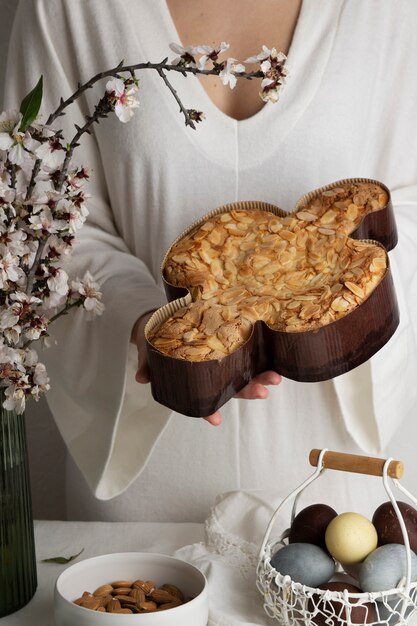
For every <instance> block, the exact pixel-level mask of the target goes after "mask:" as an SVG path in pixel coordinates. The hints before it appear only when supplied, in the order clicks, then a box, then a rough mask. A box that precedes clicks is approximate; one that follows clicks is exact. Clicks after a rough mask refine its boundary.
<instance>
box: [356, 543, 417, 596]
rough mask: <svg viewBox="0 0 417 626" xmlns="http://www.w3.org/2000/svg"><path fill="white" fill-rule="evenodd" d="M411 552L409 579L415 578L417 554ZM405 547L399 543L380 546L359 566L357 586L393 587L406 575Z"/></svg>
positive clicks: (371, 587) (376, 588)
mask: <svg viewBox="0 0 417 626" xmlns="http://www.w3.org/2000/svg"><path fill="white" fill-rule="evenodd" d="M410 554H411V581H412V582H413V581H416V580H417V556H416V555H415V554H414V552H410ZM406 563H407V561H406V548H405V546H403V545H401V544H399V543H387V544H386V545H384V546H380V547H379V548H377V549H376V550H374V551H373V552H371V554H370V555H369V556H367V557H366V559H365V560H364V561H363V563H362V564H361V566H360V568H359V586H360V587H361V589H362V590H363V591H387V590H388V589H395V587H396V586H397V585H398V583H399V582H400V580H401V579H402V578H403V576H405V575H406Z"/></svg>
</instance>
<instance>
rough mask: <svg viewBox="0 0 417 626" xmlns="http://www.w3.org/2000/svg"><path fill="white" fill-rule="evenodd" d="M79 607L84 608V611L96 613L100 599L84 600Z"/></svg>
mask: <svg viewBox="0 0 417 626" xmlns="http://www.w3.org/2000/svg"><path fill="white" fill-rule="evenodd" d="M80 606H82V607H84V608H85V609H91V610H92V611H97V609H98V607H99V606H100V598H94V597H93V598H84V600H83V601H82V602H81V604H80Z"/></svg>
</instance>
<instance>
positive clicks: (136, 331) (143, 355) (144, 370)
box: [131, 311, 153, 384]
mask: <svg viewBox="0 0 417 626" xmlns="http://www.w3.org/2000/svg"><path fill="white" fill-rule="evenodd" d="M152 313H153V311H151V312H149V313H145V315H142V317H140V318H139V319H138V320H137V322H136V324H135V325H134V327H133V331H132V338H131V341H132V342H133V343H135V344H136V346H137V349H138V369H137V371H136V376H135V378H136V382H138V383H142V384H146V383H149V381H150V377H149V365H148V353H147V350H146V340H145V332H144V330H145V326H146V324H147V322H148V320H149V318H150V317H151V315H152Z"/></svg>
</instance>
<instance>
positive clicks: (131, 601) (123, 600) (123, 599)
mask: <svg viewBox="0 0 417 626" xmlns="http://www.w3.org/2000/svg"><path fill="white" fill-rule="evenodd" d="M115 598H117V600H119V602H120V604H122V605H123V604H136V600H135V598H133V597H132V596H125V595H120V596H115Z"/></svg>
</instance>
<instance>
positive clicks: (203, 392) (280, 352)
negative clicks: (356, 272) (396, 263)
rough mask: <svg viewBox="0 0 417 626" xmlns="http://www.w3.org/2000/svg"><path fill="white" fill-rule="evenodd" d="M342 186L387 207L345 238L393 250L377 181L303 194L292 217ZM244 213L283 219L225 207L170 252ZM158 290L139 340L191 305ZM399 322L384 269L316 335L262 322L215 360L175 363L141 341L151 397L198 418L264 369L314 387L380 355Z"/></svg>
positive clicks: (240, 206)
mask: <svg viewBox="0 0 417 626" xmlns="http://www.w3.org/2000/svg"><path fill="white" fill-rule="evenodd" d="M347 182H371V183H377V184H378V185H380V186H381V187H382V188H383V189H384V190H385V191H386V192H387V194H388V202H387V204H386V205H385V206H384V207H383V208H381V209H380V210H378V211H375V212H373V213H370V214H368V215H366V216H365V217H364V219H363V220H362V222H361V223H360V224H359V226H358V228H357V229H356V230H355V231H353V232H352V233H351V235H350V237H352V238H353V239H365V240H371V241H370V242H371V243H374V244H375V243H379V244H380V245H381V246H383V247H384V248H385V249H386V250H387V251H388V250H391V249H392V248H394V246H395V245H396V243H397V229H396V225H395V219H394V213H393V208H392V202H391V196H390V193H389V190H388V189H387V187H386V186H385V185H383V184H382V183H380V182H379V181H374V180H370V179H363V178H361V179H359V178H356V179H345V180H342V181H337V182H335V183H331V184H330V185H326V186H325V187H321V188H320V189H317V190H315V191H313V192H311V193H310V194H307V195H306V196H303V197H302V198H301V199H300V200H299V202H298V203H297V205H296V207H295V209H294V212H297V211H299V210H300V207H301V206H303V204H305V203H306V201H308V200H309V199H311V198H312V197H314V195H316V194H318V193H320V192H322V191H324V190H326V189H330V188H332V187H336V186H337V185H342V184H343V183H347ZM248 208H252V209H253V208H257V209H263V210H268V211H272V212H274V213H275V214H277V215H287V213H286V212H284V211H282V210H281V209H278V208H277V207H275V206H273V205H269V204H267V203H263V202H238V203H233V204H229V205H225V206H224V207H221V208H219V209H217V210H216V211H212V212H211V213H209V214H208V215H206V216H204V217H203V218H201V219H200V220H198V222H195V223H194V224H192V225H191V226H190V227H189V228H188V229H187V231H186V232H185V233H182V234H181V235H180V236H179V237H178V238H177V239H176V240H175V242H174V243H173V244H172V246H173V245H175V243H176V242H177V241H178V240H179V239H181V238H182V237H184V236H185V234H188V232H190V231H191V230H192V229H194V228H195V226H196V225H197V224H200V223H203V222H204V221H206V220H207V218H208V217H209V216H211V215H213V214H215V213H220V212H222V213H224V212H227V211H228V210H244V209H248ZM172 246H171V247H170V250H171V248H172ZM168 253H169V251H168ZM168 253H167V255H168ZM166 258H167V256H166V257H165V259H164V261H163V264H162V268H161V269H162V271H163V267H164V264H165V260H166ZM164 286H165V290H166V294H167V297H168V300H169V301H170V304H168V305H166V306H165V307H162V308H161V309H158V311H156V312H155V313H154V315H153V316H152V317H151V319H150V320H149V322H148V324H147V326H146V328H145V336H146V337H148V335H149V332H150V331H151V330H152V329H153V328H154V327H155V326H156V325H157V324H159V323H160V322H161V321H163V320H164V319H166V318H167V317H169V316H170V315H172V313H173V312H174V311H176V310H178V309H179V308H181V307H182V306H184V305H185V304H188V303H189V302H191V296H190V294H189V293H188V290H187V289H184V288H182V287H176V286H174V285H171V284H169V283H168V282H167V281H165V279H164ZM398 323H399V312H398V305H397V300H396V295H395V290H394V285H393V281H392V275H391V271H390V268H389V263H388V267H387V271H386V274H385V276H384V277H383V279H382V281H381V282H380V283H379V284H378V285H377V287H376V288H375V289H374V290H373V291H372V293H371V294H370V295H369V296H368V298H367V299H366V300H365V301H364V302H362V303H361V304H360V305H359V306H358V307H357V308H356V309H354V310H353V311H351V312H350V313H348V314H347V315H345V316H343V317H341V318H340V319H338V320H336V321H334V322H332V323H330V324H327V325H325V326H322V327H320V328H319V329H318V330H310V331H304V332H283V331H277V330H272V329H271V328H269V327H268V326H267V324H266V323H265V322H263V321H258V322H255V324H254V326H253V331H252V334H251V336H250V338H249V339H248V341H247V342H246V343H245V344H244V345H243V346H241V347H240V348H238V349H237V350H236V351H234V352H233V353H231V354H229V355H228V356H225V357H224V358H223V359H221V360H219V361H217V360H216V361H197V362H196V361H186V360H181V359H176V358H173V357H170V356H167V355H165V354H162V353H161V352H159V350H157V349H156V348H154V347H153V346H152V344H151V343H150V342H149V341H148V342H147V349H148V357H149V367H150V373H151V389H152V394H153V396H154V398H155V400H157V401H158V402H159V403H161V404H163V405H165V406H167V407H169V408H171V409H173V410H174V411H177V412H178V413H182V414H184V415H190V416H194V417H205V416H207V415H210V414H211V413H213V412H214V411H216V410H217V409H219V408H220V407H221V406H223V404H225V402H227V400H229V399H230V398H232V397H233V396H234V395H235V394H236V393H237V392H238V391H239V390H240V389H242V387H244V386H245V385H246V384H247V383H248V382H249V381H250V380H251V379H252V378H253V377H254V376H256V375H257V374H259V373H261V372H263V371H265V370H270V369H272V370H275V371H277V372H278V373H280V374H281V375H282V376H284V377H286V378H291V379H292V380H296V381H301V382H319V381H323V380H328V379H330V378H334V377H335V376H339V375H340V374H344V373H346V372H348V371H350V370H351V369H353V368H355V367H357V366H358V365H361V364H362V363H364V362H365V361H367V360H368V359H369V358H371V357H372V356H373V355H374V354H375V353H376V352H377V351H378V350H380V348H382V346H383V345H385V343H386V342H387V341H388V340H389V339H390V337H391V336H392V335H393V333H394V332H395V329H396V328H397V326H398Z"/></svg>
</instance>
